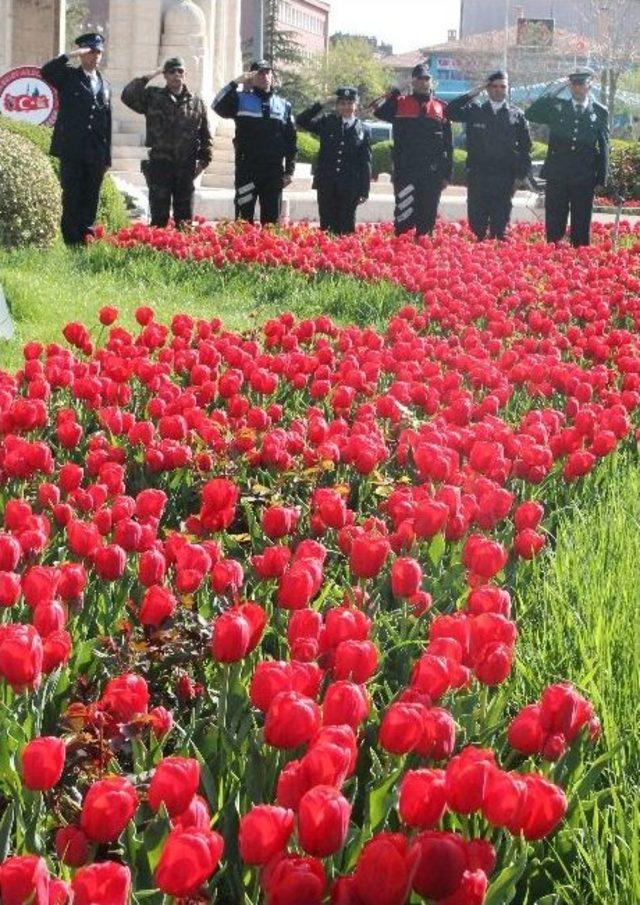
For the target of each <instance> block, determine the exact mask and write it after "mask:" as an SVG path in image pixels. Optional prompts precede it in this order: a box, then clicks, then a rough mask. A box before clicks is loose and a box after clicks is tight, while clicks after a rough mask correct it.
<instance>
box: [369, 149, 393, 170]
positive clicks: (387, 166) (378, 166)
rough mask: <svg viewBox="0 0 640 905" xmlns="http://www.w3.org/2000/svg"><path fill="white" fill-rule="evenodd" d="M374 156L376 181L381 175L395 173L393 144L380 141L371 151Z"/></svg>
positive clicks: (373, 164) (373, 165)
mask: <svg viewBox="0 0 640 905" xmlns="http://www.w3.org/2000/svg"><path fill="white" fill-rule="evenodd" d="M371 154H372V162H371V166H372V172H373V176H374V178H375V179H377V178H378V176H379V175H380V173H391V172H392V171H393V156H392V155H393V142H392V141H378V142H376V144H375V145H374V146H373V148H372V149H371Z"/></svg>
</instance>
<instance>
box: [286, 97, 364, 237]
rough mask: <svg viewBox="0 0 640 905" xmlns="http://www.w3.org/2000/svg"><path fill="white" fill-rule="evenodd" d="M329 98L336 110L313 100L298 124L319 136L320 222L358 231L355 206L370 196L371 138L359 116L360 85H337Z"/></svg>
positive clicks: (334, 228)
mask: <svg viewBox="0 0 640 905" xmlns="http://www.w3.org/2000/svg"><path fill="white" fill-rule="evenodd" d="M330 101H333V102H334V103H335V112H331V113H323V112H322V107H323V105H322V104H320V103H318V104H313V106H311V107H309V108H308V109H307V110H305V111H304V112H303V113H301V114H300V115H299V116H298V126H300V127H301V128H303V129H306V130H307V131H309V132H312V133H313V134H314V135H317V136H318V137H319V138H320V152H319V155H318V163H317V165H316V171H315V175H314V182H313V187H314V188H315V189H317V192H318V210H319V212H320V226H321V228H322V229H326V230H329V231H330V232H333V233H337V234H338V235H343V234H345V233H352V232H355V228H356V208H357V207H358V205H359V204H362V203H363V202H364V201H366V200H367V198H368V197H369V187H370V184H371V142H370V139H369V130H368V129H367V127H366V126H365V125H364V124H363V123H362V121H361V120H359V119H358V117H357V116H356V110H357V107H358V89H357V88H348V87H343V88H338V89H337V90H336V93H335V95H331V98H330Z"/></svg>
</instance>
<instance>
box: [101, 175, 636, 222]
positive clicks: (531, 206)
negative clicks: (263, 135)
mask: <svg viewBox="0 0 640 905" xmlns="http://www.w3.org/2000/svg"><path fill="white" fill-rule="evenodd" d="M115 181H116V183H117V184H118V186H119V187H120V188H121V189H122V190H124V191H125V192H127V193H128V194H130V195H131V196H132V197H133V198H134V200H135V202H136V204H137V205H138V208H139V209H140V211H143V212H144V213H146V212H147V190H146V187H142V186H140V185H133V184H131V183H128V182H127V181H126V180H124V179H123V178H122V176H118V175H116V180H115ZM233 196H234V192H233V189H231V188H215V189H214V188H199V189H197V191H196V213H197V214H200V215H202V216H203V217H205V219H207V220H232V219H233V217H234V205H233ZM393 208H394V198H393V194H392V190H391V185H390V184H389V183H380V182H378V183H372V187H371V195H370V197H369V200H368V201H367V202H366V204H362V205H361V206H360V207H359V208H358V222H359V223H381V222H389V221H390V220H392V218H393ZM282 213H283V217H284V218H285V219H288V220H293V221H299V220H308V221H310V222H312V223H317V221H318V205H317V201H316V193H315V192H314V191H312V190H311V188H309V187H307V186H305V187H304V188H301V187H300V188H295V189H293V190H288V191H285V193H284V201H283V211H282ZM439 214H440V216H441V217H442V218H443V219H445V220H466V218H467V190H466V188H464V187H463V186H450V187H449V188H448V189H447V190H446V191H445V192H443V193H442V200H441V202H440V208H439ZM623 219H625V220H629V221H630V222H631V223H635V222H637V221H640V216H627V215H623ZM594 220H596V221H598V222H600V223H614V222H615V214H595V215H594ZM512 221H513V222H515V223H544V207H543V205H542V199H541V198H540V197H539V196H538V195H535V194H534V193H532V192H516V194H515V196H514V199H513V214H512Z"/></svg>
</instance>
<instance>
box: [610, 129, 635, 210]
mask: <svg viewBox="0 0 640 905" xmlns="http://www.w3.org/2000/svg"><path fill="white" fill-rule="evenodd" d="M612 145H613V148H612V151H611V168H610V173H609V183H610V185H611V186H612V188H614V189H615V190H616V191H617V192H619V193H620V194H621V195H622V197H623V198H625V199H626V200H628V201H635V200H637V199H638V198H640V146H639V145H638V143H637V142H612Z"/></svg>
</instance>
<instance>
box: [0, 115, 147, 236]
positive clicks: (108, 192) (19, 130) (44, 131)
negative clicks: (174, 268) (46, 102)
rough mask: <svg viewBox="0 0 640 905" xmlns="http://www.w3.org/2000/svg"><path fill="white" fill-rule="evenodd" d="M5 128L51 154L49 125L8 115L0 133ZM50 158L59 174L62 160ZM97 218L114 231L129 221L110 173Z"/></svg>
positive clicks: (0, 120) (2, 120) (1, 119)
mask: <svg viewBox="0 0 640 905" xmlns="http://www.w3.org/2000/svg"><path fill="white" fill-rule="evenodd" d="M3 130H4V131H5V132H12V133H14V134H16V135H20V136H22V137H23V138H25V139H27V141H29V142H31V144H33V145H35V146H36V147H37V148H39V149H40V150H41V151H42V152H43V153H44V154H47V155H48V154H49V148H50V146H51V129H50V128H49V126H34V125H32V124H31V123H21V122H18V121H17V120H13V119H9V118H8V117H6V116H0V133H1V132H2V131H3ZM50 160H51V165H52V166H53V169H54V172H55V173H56V175H59V172H60V162H59V160H58V158H57V157H51V158H50ZM97 219H98V222H99V223H102V224H104V226H105V227H106V228H107V229H108V230H109V231H113V232H115V231H117V230H119V229H122V227H123V226H126V225H127V223H128V222H129V216H128V214H127V206H126V204H125V202H124V198H123V197H122V195H121V193H120V192H119V191H118V189H117V188H116V186H115V183H114V182H113V180H112V179H111V177H110V176H109V175H108V174H107V175H106V176H105V178H104V180H103V182H102V189H101V192H100V202H99V204H98V214H97Z"/></svg>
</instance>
